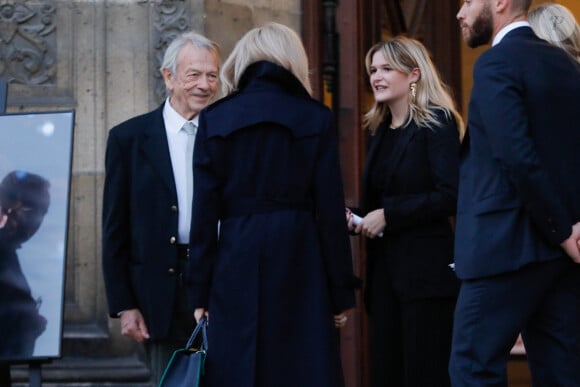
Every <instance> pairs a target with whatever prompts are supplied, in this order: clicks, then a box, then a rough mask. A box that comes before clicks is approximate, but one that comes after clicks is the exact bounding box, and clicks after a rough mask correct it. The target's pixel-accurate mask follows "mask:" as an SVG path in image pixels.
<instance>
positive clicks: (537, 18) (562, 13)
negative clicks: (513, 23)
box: [528, 3, 580, 61]
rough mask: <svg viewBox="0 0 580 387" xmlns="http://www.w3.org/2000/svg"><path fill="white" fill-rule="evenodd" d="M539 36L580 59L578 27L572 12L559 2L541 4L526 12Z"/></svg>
mask: <svg viewBox="0 0 580 387" xmlns="http://www.w3.org/2000/svg"><path fill="white" fill-rule="evenodd" d="M528 21H529V22H530V25H531V26H532V29H533V30H534V32H535V33H536V35H538V37H539V38H541V39H544V40H546V41H548V42H549V43H551V44H554V45H556V46H558V47H560V48H563V49H564V50H566V51H567V52H568V53H569V54H570V55H572V56H573V57H574V58H576V60H578V61H580V27H579V26H578V23H577V22H576V18H574V14H572V12H570V10H569V9H568V8H566V7H564V6H563V5H560V4H552V3H549V4H542V5H540V6H538V7H536V8H534V9H533V10H531V11H530V12H529V13H528Z"/></svg>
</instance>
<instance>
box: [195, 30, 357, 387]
mask: <svg viewBox="0 0 580 387" xmlns="http://www.w3.org/2000/svg"><path fill="white" fill-rule="evenodd" d="M222 79H223V84H224V86H225V92H226V95H227V96H226V97H225V98H224V99H222V100H220V101H218V102H216V103H215V104H213V105H212V106H210V107H208V108H207V109H206V110H204V111H203V112H202V113H201V116H200V120H199V131H198V135H197V138H196V143H195V152H194V155H195V156H194V186H195V192H194V206H193V208H194V211H193V217H192V219H193V222H192V227H191V241H190V243H191V244H190V246H192V248H191V251H190V266H189V278H188V282H189V284H190V288H191V296H192V300H193V305H194V306H195V307H196V308H197V309H196V317H197V318H198V319H199V318H200V317H201V316H202V315H203V314H206V313H207V314H208V315H209V319H208V321H209V326H208V335H209V351H208V358H207V381H206V382H207V384H206V385H207V386H208V387H272V386H276V387H298V386H300V387H342V386H344V381H343V377H342V371H341V364H340V356H339V351H338V342H337V334H336V327H342V326H344V325H345V324H346V322H347V316H346V314H345V313H344V312H345V311H347V310H348V309H350V308H352V307H354V285H355V282H354V281H353V279H354V276H353V269H352V260H351V254H350V245H349V236H348V231H347V225H346V222H345V219H344V197H343V191H342V182H341V174H340V170H339V159H338V149H337V136H336V130H335V127H334V125H333V119H332V117H333V115H332V113H331V111H330V110H329V109H328V108H326V107H325V106H324V105H323V104H321V103H319V102H318V101H315V100H314V99H312V98H311V97H310V82H309V80H308V61H307V58H306V53H305V50H304V47H303V46H302V42H301V41H300V38H299V37H298V35H297V34H296V33H295V32H294V31H293V30H291V29H290V28H288V27H286V26H284V25H281V24H277V23H270V24H267V25H265V26H263V27H259V28H255V29H252V30H250V31H249V32H248V33H247V34H246V35H244V36H243V37H242V38H241V40H240V41H239V42H238V43H237V44H236V46H235V48H234V50H233V51H232V53H231V55H230V56H229V58H228V59H227V60H226V62H225V63H224V66H223V72H222ZM218 222H219V224H220V228H219V238H218V231H217V230H218V227H217V225H218Z"/></svg>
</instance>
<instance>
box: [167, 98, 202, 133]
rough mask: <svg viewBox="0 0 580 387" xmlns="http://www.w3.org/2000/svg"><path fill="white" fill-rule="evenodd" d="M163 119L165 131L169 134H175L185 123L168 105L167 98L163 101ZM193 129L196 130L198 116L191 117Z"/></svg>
mask: <svg viewBox="0 0 580 387" xmlns="http://www.w3.org/2000/svg"><path fill="white" fill-rule="evenodd" d="M163 118H164V120H165V129H166V130H168V131H169V132H173V133H177V132H179V131H180V130H181V128H182V127H183V124H185V121H187V120H186V119H185V118H183V116H182V115H181V114H179V113H178V112H177V111H176V110H175V109H174V108H173V106H171V104H170V103H169V98H167V99H166V100H165V105H164V106H163ZM191 122H193V124H194V125H195V127H196V128H197V126H198V122H199V114H198V115H196V116H195V117H193V119H192V120H191Z"/></svg>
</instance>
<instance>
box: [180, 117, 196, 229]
mask: <svg viewBox="0 0 580 387" xmlns="http://www.w3.org/2000/svg"><path fill="white" fill-rule="evenodd" d="M182 129H183V130H184V131H185V133H187V145H186V148H185V182H186V187H187V191H186V192H187V196H186V197H187V212H186V215H185V217H186V219H188V220H189V221H190V220H191V210H192V203H191V202H192V200H193V146H194V143H195V132H196V131H197V127H196V126H195V124H194V123H193V122H191V121H186V122H185V124H183V127H182ZM189 221H188V222H187V224H188V225H189V223H190V222H189Z"/></svg>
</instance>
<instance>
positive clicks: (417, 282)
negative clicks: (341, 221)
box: [363, 110, 459, 305]
mask: <svg viewBox="0 0 580 387" xmlns="http://www.w3.org/2000/svg"><path fill="white" fill-rule="evenodd" d="M437 114H438V117H439V120H440V122H442V125H441V126H439V127H434V128H431V129H430V128H425V127H418V126H417V125H416V124H415V123H414V122H412V123H410V124H409V125H407V126H406V127H405V128H402V129H400V130H401V133H400V134H399V138H398V140H397V143H396V144H395V147H394V149H393V153H392V155H391V156H390V157H389V159H388V163H387V172H386V178H385V181H384V185H383V189H382V190H381V192H380V193H379V194H380V197H381V202H380V203H372V200H371V199H370V198H371V197H376V196H377V194H376V193H372V192H370V182H369V170H370V168H371V166H372V165H373V164H374V163H375V162H376V158H377V153H378V152H380V150H381V148H380V146H379V145H380V143H381V139H382V136H383V135H384V133H385V131H386V130H389V129H388V127H387V124H386V123H385V124H383V125H382V126H381V127H379V128H378V129H377V134H376V135H375V136H373V137H371V140H370V145H369V153H368V155H367V162H366V166H365V170H364V174H363V186H364V191H365V193H364V207H365V208H364V210H365V213H366V212H369V211H373V210H375V209H377V208H383V209H384V212H385V218H386V221H387V226H386V228H385V232H384V237H383V238H375V239H369V240H367V284H366V288H367V289H369V288H371V287H372V285H371V284H369V283H368V280H369V279H370V278H372V276H371V275H370V273H371V272H372V270H373V266H374V263H375V261H376V260H377V259H387V262H388V267H389V274H390V278H388V279H387V278H385V281H391V283H392V286H393V287H394V289H395V290H396V291H397V293H398V294H399V296H401V297H403V298H407V299H416V298H429V297H440V296H453V295H455V294H456V293H457V290H458V281H457V279H456V278H455V274H454V273H453V271H452V270H451V268H449V266H448V265H449V264H450V263H452V261H453V230H452V228H451V226H450V223H449V217H451V216H452V215H454V214H455V208H456V198H457V180H458V173H459V133H458V131H457V126H456V123H455V120H454V119H453V118H450V117H445V114H444V113H443V111H442V110H438V113H437ZM377 296H380V295H377ZM366 297H367V305H369V304H368V301H370V299H369V297H373V295H372V294H368V293H367V294H366Z"/></svg>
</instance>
